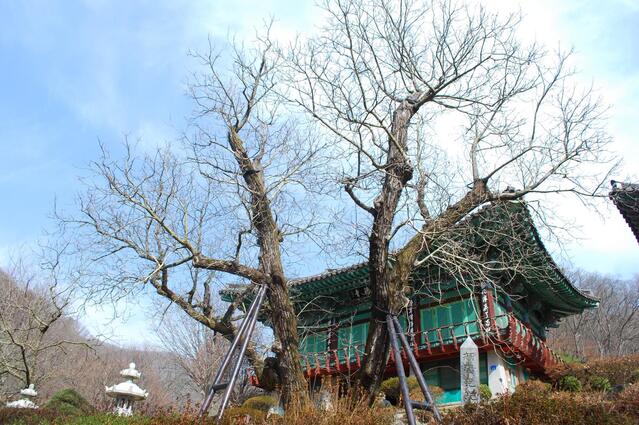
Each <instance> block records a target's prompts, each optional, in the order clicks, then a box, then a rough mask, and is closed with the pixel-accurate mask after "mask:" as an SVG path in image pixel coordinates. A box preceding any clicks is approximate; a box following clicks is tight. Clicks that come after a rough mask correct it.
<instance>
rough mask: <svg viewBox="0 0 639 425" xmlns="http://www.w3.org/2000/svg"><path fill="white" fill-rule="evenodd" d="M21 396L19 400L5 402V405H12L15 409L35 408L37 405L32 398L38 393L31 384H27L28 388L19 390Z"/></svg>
mask: <svg viewBox="0 0 639 425" xmlns="http://www.w3.org/2000/svg"><path fill="white" fill-rule="evenodd" d="M20 394H21V395H22V398H21V399H20V400H16V401H12V402H11V403H7V407H13V408H17V409H37V408H38V406H36V404H35V403H34V402H33V399H34V398H35V397H36V396H37V395H38V393H37V392H36V390H35V388H34V386H33V384H30V385H29V388H25V389H24V390H20Z"/></svg>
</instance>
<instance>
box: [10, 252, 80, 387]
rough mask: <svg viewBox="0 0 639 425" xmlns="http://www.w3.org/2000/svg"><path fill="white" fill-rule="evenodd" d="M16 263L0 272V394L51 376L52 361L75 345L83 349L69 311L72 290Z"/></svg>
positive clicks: (53, 373) (40, 382)
mask: <svg viewBox="0 0 639 425" xmlns="http://www.w3.org/2000/svg"><path fill="white" fill-rule="evenodd" d="M40 279H41V276H38V275H37V274H33V273H31V272H30V271H29V270H28V269H27V267H26V266H25V265H24V264H22V263H18V264H16V265H15V266H14V267H12V269H11V270H10V271H2V270H0V293H2V297H1V298H0V392H1V393H3V394H5V395H6V394H15V393H16V392H17V391H18V390H20V389H21V388H25V387H27V386H29V385H30V384H34V385H37V386H40V385H42V384H44V383H46V382H47V381H48V380H49V379H50V378H51V377H52V376H53V375H55V372H56V369H55V366H54V364H55V362H56V360H57V359H59V358H60V357H61V356H64V355H66V354H68V353H69V351H72V350H73V348H74V347H81V348H82V349H86V348H88V347H89V341H88V340H87V339H85V338H84V337H82V336H81V335H79V334H78V333H77V332H76V331H77V327H76V324H75V321H74V320H73V319H71V317H70V316H69V315H68V314H70V311H69V307H70V299H71V298H70V294H69V292H68V290H66V289H64V288H62V287H61V285H58V282H55V281H48V282H43V281H41V280H40Z"/></svg>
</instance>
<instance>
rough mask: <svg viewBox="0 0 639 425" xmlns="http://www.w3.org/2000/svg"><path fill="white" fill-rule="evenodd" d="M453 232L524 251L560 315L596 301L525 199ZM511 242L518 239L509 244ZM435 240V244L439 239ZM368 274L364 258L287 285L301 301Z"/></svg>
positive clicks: (541, 294) (543, 295) (542, 295)
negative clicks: (556, 253)
mask: <svg viewBox="0 0 639 425" xmlns="http://www.w3.org/2000/svg"><path fill="white" fill-rule="evenodd" d="M464 229H471V231H464ZM509 234H510V236H509ZM451 235H452V236H451V237H453V238H455V237H457V238H466V237H467V238H470V239H473V241H471V242H470V244H474V245H477V246H481V245H486V246H488V245H487V244H490V245H491V246H492V245H494V246H500V245H501V246H504V247H508V249H497V250H496V251H497V252H498V255H499V257H500V258H499V260H501V262H502V263H507V261H508V259H509V258H513V257H516V256H517V255H518V254H521V253H523V254H521V255H523V256H525V257H526V258H525V261H526V262H527V264H529V265H530V267H527V268H526V270H527V273H526V274H525V275H521V276H520V277H521V279H522V280H523V282H524V286H525V288H526V292H527V294H528V295H529V296H533V297H534V298H537V299H539V300H540V301H542V302H543V303H544V304H545V305H546V306H547V307H549V310H551V311H553V312H555V314H556V315H557V316H565V315H567V314H573V313H578V312H581V311H583V310H584V309H585V308H590V307H594V306H596V305H597V300H596V299H595V298H593V297H591V296H589V295H587V294H585V293H583V292H581V291H579V290H578V289H577V288H576V287H575V286H574V285H572V283H571V282H570V281H569V280H568V279H567V278H566V277H565V276H564V274H563V273H562V272H561V271H560V270H559V268H558V266H557V265H556V263H555V262H554V261H553V259H552V258H551V256H550V254H549V253H548V251H547V250H546V248H545V246H544V244H543V242H542V240H541V238H540V236H539V233H538V231H537V229H536V227H535V225H534V223H533V220H532V218H531V216H530V212H529V210H528V208H527V207H526V205H525V204H524V203H522V202H508V203H499V204H487V205H484V206H483V207H482V208H480V209H479V210H478V211H476V212H474V213H473V214H471V215H469V216H468V217H466V219H465V220H463V221H462V222H460V223H458V225H457V226H456V228H455V229H453V230H452V232H451ZM467 235H472V236H467ZM513 235H514V237H513ZM449 236H450V235H449ZM509 237H510V239H508V238H509ZM512 241H515V243H514V244H513V243H510V242H512ZM434 245H437V241H435V243H434ZM474 245H473V247H474ZM518 260H519V259H518ZM426 267H428V268H433V269H436V268H438V267H439V266H438V265H437V264H428V263H427V264H425V265H424V267H423V268H426ZM514 272H516V270H514ZM368 274H369V269H368V264H367V263H366V262H363V263H358V264H354V265H352V266H349V267H345V268H342V269H336V270H328V271H326V272H324V273H321V274H318V275H314V276H309V277H305V278H301V279H293V280H291V281H290V282H289V286H290V289H291V294H292V295H293V296H295V297H296V298H298V299H302V300H303V299H308V298H311V297H317V296H319V295H336V294H339V293H340V292H343V291H348V290H355V289H358V288H365V287H367V286H368V285H367V284H368ZM416 275H423V270H419V271H417V272H416ZM418 279H419V278H418ZM237 291H238V288H228V289H227V290H223V291H222V296H223V299H225V300H227V301H229V300H231V299H232V298H233V296H234V294H237Z"/></svg>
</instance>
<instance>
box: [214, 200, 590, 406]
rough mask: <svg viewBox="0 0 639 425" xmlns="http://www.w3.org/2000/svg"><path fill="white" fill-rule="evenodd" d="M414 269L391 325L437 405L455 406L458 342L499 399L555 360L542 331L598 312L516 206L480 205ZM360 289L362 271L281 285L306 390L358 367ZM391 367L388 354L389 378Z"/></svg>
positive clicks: (233, 291) (363, 294)
mask: <svg viewBox="0 0 639 425" xmlns="http://www.w3.org/2000/svg"><path fill="white" fill-rule="evenodd" d="M419 263H420V264H419V266H418V267H416V269H415V271H414V272H413V276H412V279H411V280H412V281H411V282H410V287H409V288H405V289H406V290H405V291H404V294H405V295H404V296H405V298H406V300H405V308H404V310H403V312H402V314H401V316H400V317H399V319H400V323H401V325H402V327H403V328H404V331H405V334H406V335H407V337H408V340H409V342H410V344H411V347H412V351H413V352H414V354H415V357H416V358H417V360H418V362H419V364H420V366H421V369H422V371H423V373H424V375H425V377H426V379H427V382H428V383H429V385H435V386H438V387H440V388H442V389H443V391H444V392H443V395H441V396H440V397H439V400H438V401H439V403H442V404H447V403H459V402H460V401H461V388H460V386H461V384H460V375H459V363H460V360H459V351H460V346H461V344H462V343H463V342H464V341H465V340H466V338H467V337H470V338H472V340H473V341H474V342H475V343H476V345H477V346H478V347H479V352H480V356H479V360H480V382H481V383H482V384H487V385H488V386H489V387H490V389H491V391H492V393H493V395H497V394H503V393H505V392H509V391H514V389H515V387H516V386H517V385H518V384H519V383H520V382H523V381H525V380H527V379H528V378H529V377H530V376H532V375H543V374H544V373H545V372H546V370H547V369H548V368H549V367H551V366H553V365H555V364H557V363H558V362H561V360H560V359H559V357H558V356H557V355H556V354H555V353H553V351H552V350H551V349H550V348H549V347H548V346H547V344H546V332H547V330H548V328H551V327H555V326H557V323H558V321H559V320H561V319H562V318H563V317H566V316H568V315H572V314H578V313H580V312H582V311H583V310H584V309H586V308H592V307H596V305H597V300H596V299H594V298H592V297H591V296H589V295H588V294H586V293H583V292H581V291H579V290H578V289H577V288H576V287H575V286H573V285H572V284H571V283H570V282H569V281H568V279H567V278H566V277H565V276H564V275H563V274H562V272H561V271H560V269H559V268H558V267H557V265H556V264H555V262H554V261H553V260H552V258H551V256H550V255H549V253H548V252H547V250H546V248H545V247H544V244H543V243H542V241H541V238H540V236H539V233H538V231H537V229H536V228H535V225H534V223H533V220H532V218H531V210H530V209H529V207H528V206H527V205H526V204H525V203H523V202H507V203H499V204H486V205H483V206H482V207H481V208H478V209H477V210H475V211H474V212H473V213H472V214H469V215H468V216H467V217H465V218H464V219H463V220H461V221H460V222H459V223H457V224H456V225H455V226H454V227H453V228H452V229H450V231H449V232H448V233H446V234H442V235H441V236H440V237H438V238H437V239H436V241H435V242H434V243H432V244H431V245H430V246H429V247H428V251H427V252H424V253H423V255H422V257H421V260H420V261H419ZM368 283H369V269H368V265H367V263H360V264H355V265H352V266H350V267H346V268H342V269H338V270H329V271H326V272H324V273H321V274H319V275H316V276H310V277H306V278H301V279H296V280H291V281H290V283H289V285H290V292H291V296H292V297H293V300H294V304H295V307H296V310H297V311H298V318H299V332H300V338H301V352H302V359H301V362H302V364H303V367H304V370H305V374H306V376H307V377H308V379H309V384H310V385H311V387H313V388H316V387H318V386H319V385H321V383H322V381H323V380H327V379H332V380H334V379H339V380H342V381H347V380H348V379H350V378H351V377H352V376H353V374H354V373H355V372H356V371H357V369H358V368H359V367H360V365H361V363H362V361H363V358H364V346H365V344H366V337H367V332H368V326H369V320H370V317H371V311H370V310H371V302H370V290H369V287H368ZM241 290H242V288H241V287H239V286H231V287H229V288H227V289H225V290H223V291H222V297H223V299H224V300H226V301H230V300H232V299H234V297H235V296H237V294H238V293H239V291H241ZM266 324H267V325H268V322H266ZM397 360H398V359H395V358H393V356H392V355H391V356H390V358H389V360H388V364H387V369H386V374H387V376H388V377H391V376H394V375H395V373H396V372H395V364H394V362H395V361H397ZM401 361H403V362H405V363H407V359H406V358H405V357H404V356H402V359H401ZM406 366H407V365H406ZM257 384H258V385H259V382H258V383H257Z"/></svg>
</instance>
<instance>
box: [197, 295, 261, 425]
mask: <svg viewBox="0 0 639 425" xmlns="http://www.w3.org/2000/svg"><path fill="white" fill-rule="evenodd" d="M265 293H266V286H265V285H261V286H260V287H259V289H258V291H257V294H256V296H255V299H254V300H253V302H252V303H251V306H250V307H249V309H248V311H247V312H246V315H245V316H244V320H242V323H241V324H240V328H239V329H238V331H237V334H236V335H235V338H234V339H233V342H232V343H231V347H230V348H229V350H228V351H227V352H226V355H225V356H224V360H222V364H221V365H220V368H219V369H218V371H217V373H216V375H215V379H214V380H213V384H212V385H211V386H210V387H209V390H208V392H207V395H206V398H205V399H204V402H203V403H202V406H201V407H200V411H199V413H198V417H199V418H200V419H202V418H204V417H205V416H206V415H207V413H208V410H209V407H210V406H211V402H212V401H213V396H214V395H215V393H216V392H217V391H221V390H226V391H224V398H223V399H222V404H220V408H219V410H218V412H217V421H218V422H219V421H220V420H221V419H222V416H223V415H224V410H225V409H226V406H227V405H228V403H229V398H230V397H231V392H232V391H233V387H234V386H235V382H236V381H237V376H238V374H239V372H240V367H241V366H242V359H243V357H244V353H245V352H246V347H248V343H249V341H250V339H251V335H253V330H254V329H255V323H256V322H257V316H258V314H259V312H260V307H261V305H262V301H263V300H264V294H265ZM240 341H242V345H241V346H240V351H239V354H238V356H237V360H236V362H235V365H234V366H233V371H232V372H231V377H230V379H229V381H228V382H220V381H221V380H222V376H224V372H225V371H226V368H227V367H228V365H229V363H230V362H231V358H232V357H233V354H234V353H235V350H236V348H237V346H238V344H239V343H240Z"/></svg>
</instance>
